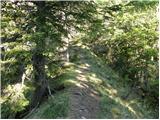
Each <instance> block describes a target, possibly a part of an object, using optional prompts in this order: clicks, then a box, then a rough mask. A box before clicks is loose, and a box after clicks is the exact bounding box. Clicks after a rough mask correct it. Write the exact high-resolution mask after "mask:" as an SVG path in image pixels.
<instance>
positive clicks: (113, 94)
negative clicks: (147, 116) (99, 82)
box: [102, 87, 141, 118]
mask: <svg viewBox="0 0 160 120" xmlns="http://www.w3.org/2000/svg"><path fill="white" fill-rule="evenodd" d="M102 89H103V90H104V91H106V93H107V94H106V95H107V96H108V97H109V98H111V99H112V100H114V101H115V102H117V103H119V104H120V105H122V106H123V107H125V108H127V109H128V110H129V111H130V112H131V113H133V114H134V115H135V116H136V117H137V118H140V116H141V114H140V113H138V112H136V110H135V109H134V108H133V107H131V106H130V103H134V102H133V101H132V102H128V101H125V100H122V99H121V98H120V97H119V96H118V95H117V90H116V89H114V88H111V87H109V88H106V87H102Z"/></svg>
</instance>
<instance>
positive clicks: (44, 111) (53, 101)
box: [29, 92, 69, 119]
mask: <svg viewBox="0 0 160 120" xmlns="http://www.w3.org/2000/svg"><path fill="white" fill-rule="evenodd" d="M68 107H69V95H68V93H66V92H59V93H57V94H55V96H54V98H49V99H48V100H47V101H46V102H45V103H43V104H42V105H41V106H40V108H38V109H37V110H36V112H34V113H33V114H32V115H31V116H30V117H29V119H56V118H65V117H67V113H68Z"/></svg>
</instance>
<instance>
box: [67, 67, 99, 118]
mask: <svg viewBox="0 0 160 120" xmlns="http://www.w3.org/2000/svg"><path fill="white" fill-rule="evenodd" d="M78 71H79V74H78V76H77V80H78V81H79V84H77V85H76V86H74V87H72V88H70V89H69V93H70V95H71V96H70V111H69V117H68V118H70V119H85V118H87V119H89V118H90V119H93V118H97V113H98V111H99V95H98V93H97V92H96V91H95V90H94V88H93V87H92V86H90V84H89V83H88V80H87V78H86V77H85V73H86V72H87V70H86V69H79V70H78Z"/></svg>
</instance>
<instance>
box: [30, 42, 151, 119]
mask: <svg viewBox="0 0 160 120" xmlns="http://www.w3.org/2000/svg"><path fill="white" fill-rule="evenodd" d="M70 50H71V51H70V55H71V56H70V62H69V63H65V64H66V65H65V68H64V69H65V73H64V74H62V75H61V76H60V77H59V78H57V79H56V81H55V82H54V84H53V85H54V86H56V87H57V86H64V87H65V89H64V90H62V91H59V92H58V93H57V94H55V95H54V99H52V98H49V99H48V100H47V101H45V102H44V103H43V104H42V105H41V106H40V107H39V108H38V109H37V110H36V112H35V113H33V114H32V115H31V116H30V117H29V118H31V119H33V118H39V119H41V118H49V119H52V118H64V119H65V118H67V119H105V118H108V119H113V118H114V119H117V118H121V119H122V118H123V119H124V118H125V119H126V118H133V119H137V118H152V115H151V113H150V111H149V110H148V109H146V108H145V107H143V105H142V104H141V102H139V101H138V96H137V95H136V94H135V93H134V92H132V93H130V95H129V96H128V98H125V99H124V98H123V96H126V94H127V93H128V91H130V86H128V85H125V84H123V83H122V79H121V78H120V77H119V75H118V74H116V73H115V71H113V70H112V69H111V68H110V67H108V66H107V65H105V63H103V61H101V60H100V59H99V58H98V57H97V56H96V55H95V54H94V53H93V52H91V50H90V49H88V48H87V47H86V46H77V45H75V46H72V48H71V49H70ZM56 82H57V83H56Z"/></svg>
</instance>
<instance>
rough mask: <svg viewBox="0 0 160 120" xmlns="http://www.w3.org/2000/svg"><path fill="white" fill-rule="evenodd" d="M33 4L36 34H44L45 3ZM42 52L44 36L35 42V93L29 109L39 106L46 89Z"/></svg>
mask: <svg viewBox="0 0 160 120" xmlns="http://www.w3.org/2000/svg"><path fill="white" fill-rule="evenodd" d="M34 3H35V4H36V5H37V19H36V23H37V26H36V28H37V29H36V32H45V29H44V28H45V27H44V26H45V15H46V14H45V1H37V2H34ZM44 50H45V36H42V37H41V38H40V39H37V40H36V48H35V52H34V53H33V57H32V62H33V70H34V86H35V91H34V93H33V97H32V100H31V106H30V108H31V109H33V108H35V107H36V106H38V105H39V103H40V102H41V99H42V97H43V95H44V93H45V91H46V89H47V81H46V77H45V56H44V55H43V52H44Z"/></svg>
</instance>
